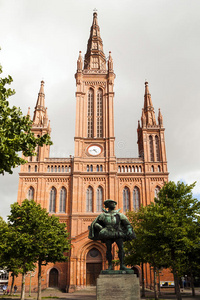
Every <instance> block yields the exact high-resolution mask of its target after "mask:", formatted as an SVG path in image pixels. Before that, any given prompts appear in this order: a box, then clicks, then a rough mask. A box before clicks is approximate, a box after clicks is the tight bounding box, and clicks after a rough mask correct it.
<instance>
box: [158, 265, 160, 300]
mask: <svg viewBox="0 0 200 300" xmlns="http://www.w3.org/2000/svg"><path fill="white" fill-rule="evenodd" d="M158 296H159V297H160V296H161V291H160V272H159V270H158Z"/></svg>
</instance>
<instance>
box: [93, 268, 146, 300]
mask: <svg viewBox="0 0 200 300" xmlns="http://www.w3.org/2000/svg"><path fill="white" fill-rule="evenodd" d="M102 273H103V274H102ZM102 273H101V274H100V275H99V278H97V300H111V299H115V300H116V299H117V300H125V299H126V300H139V299H140V285H139V278H137V276H136V275H135V274H130V273H126V272H125V271H113V272H112V274H108V273H109V272H107V274H106V271H102Z"/></svg>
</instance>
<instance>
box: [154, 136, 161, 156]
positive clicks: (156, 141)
mask: <svg viewBox="0 0 200 300" xmlns="http://www.w3.org/2000/svg"><path fill="white" fill-rule="evenodd" d="M155 146H156V160H157V161H160V147H159V138H158V136H157V135H156V136H155Z"/></svg>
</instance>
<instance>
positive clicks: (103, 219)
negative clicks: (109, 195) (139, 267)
mask: <svg viewBox="0 0 200 300" xmlns="http://www.w3.org/2000/svg"><path fill="white" fill-rule="evenodd" d="M116 204H117V202H116V201H114V200H111V199H108V200H106V201H104V205H105V208H108V210H106V209H104V208H103V211H104V212H103V213H101V214H100V215H99V216H98V217H97V218H96V219H95V220H94V221H93V222H92V224H91V226H90V232H89V236H88V237H89V239H91V240H100V241H101V242H102V243H105V244H106V247H107V251H106V258H107V260H108V270H112V253H111V249H112V244H113V243H114V242H116V244H117V246H118V248H119V253H118V257H119V260H120V270H129V269H128V268H126V267H125V266H124V264H123V261H124V248H123V242H124V241H127V240H132V239H134V238H136V236H135V233H134V231H133V228H132V226H131V224H130V222H129V220H128V219H127V217H126V216H125V215H123V214H122V213H119V211H120V209H118V210H115V206H116Z"/></svg>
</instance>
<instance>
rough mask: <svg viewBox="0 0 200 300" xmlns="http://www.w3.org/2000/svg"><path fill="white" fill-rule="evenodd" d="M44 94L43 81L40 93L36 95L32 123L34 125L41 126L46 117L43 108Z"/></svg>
mask: <svg viewBox="0 0 200 300" xmlns="http://www.w3.org/2000/svg"><path fill="white" fill-rule="evenodd" d="M44 99H45V94H44V81H43V80H42V81H41V85H40V91H39V93H38V99H37V103H36V106H35V111H34V116H33V123H34V124H35V125H39V126H41V125H43V123H44V118H45V117H46V108H45V101H44Z"/></svg>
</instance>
